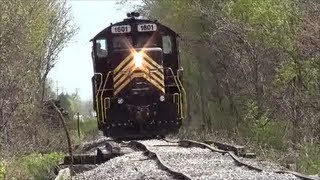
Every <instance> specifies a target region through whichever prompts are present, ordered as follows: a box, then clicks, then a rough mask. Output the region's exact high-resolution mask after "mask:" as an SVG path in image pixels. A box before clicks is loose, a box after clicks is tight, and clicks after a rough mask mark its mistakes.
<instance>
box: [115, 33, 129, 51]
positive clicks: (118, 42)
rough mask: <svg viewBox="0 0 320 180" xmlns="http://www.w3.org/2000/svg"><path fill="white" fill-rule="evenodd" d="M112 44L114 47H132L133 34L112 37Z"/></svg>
mask: <svg viewBox="0 0 320 180" xmlns="http://www.w3.org/2000/svg"><path fill="white" fill-rule="evenodd" d="M112 45H113V48H114V49H127V48H130V47H132V38H131V36H128V37H126V36H119V37H114V38H113V39H112Z"/></svg>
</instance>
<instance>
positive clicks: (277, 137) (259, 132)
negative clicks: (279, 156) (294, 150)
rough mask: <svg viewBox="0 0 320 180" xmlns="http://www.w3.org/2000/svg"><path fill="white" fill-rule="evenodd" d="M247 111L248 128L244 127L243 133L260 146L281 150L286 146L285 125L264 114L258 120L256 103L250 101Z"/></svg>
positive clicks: (246, 121)
mask: <svg viewBox="0 0 320 180" xmlns="http://www.w3.org/2000/svg"><path fill="white" fill-rule="evenodd" d="M246 109H247V112H246V113H245V115H244V118H243V119H244V121H245V123H246V124H247V125H248V126H245V127H243V129H242V131H243V132H242V133H243V134H245V135H246V136H248V137H250V138H251V139H253V140H254V141H255V142H256V143H257V144H259V145H263V146H267V147H271V148H274V149H277V150H281V149H282V148H283V145H284V144H283V142H284V140H283V138H284V133H285V132H284V131H283V129H285V125H284V123H283V122H280V121H275V120H274V119H272V118H270V117H269V114H268V113H264V114H263V115H262V116H261V117H260V118H257V114H258V106H257V102H256V101H248V103H247V107H246Z"/></svg>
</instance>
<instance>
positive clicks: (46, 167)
mask: <svg viewBox="0 0 320 180" xmlns="http://www.w3.org/2000/svg"><path fill="white" fill-rule="evenodd" d="M62 158H63V154H62V153H57V152H54V153H50V154H38V153H33V154H30V155H28V156H25V157H23V158H22V159H21V162H22V164H23V165H24V166H25V167H26V168H27V170H28V171H29V173H30V175H31V176H32V177H33V178H34V179H49V178H50V176H49V175H50V171H51V170H52V168H53V167H54V166H55V165H57V164H58V163H59V162H60V161H61V160H62Z"/></svg>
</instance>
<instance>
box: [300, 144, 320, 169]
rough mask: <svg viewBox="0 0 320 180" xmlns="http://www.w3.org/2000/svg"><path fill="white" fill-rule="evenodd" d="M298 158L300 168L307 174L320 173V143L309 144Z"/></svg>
mask: <svg viewBox="0 0 320 180" xmlns="http://www.w3.org/2000/svg"><path fill="white" fill-rule="evenodd" d="M299 155H300V156H299V160H298V168H299V170H300V171H301V172H304V173H307V174H319V173H320V145H319V144H307V145H305V146H304V147H303V148H302V149H301V151H300V153H299Z"/></svg>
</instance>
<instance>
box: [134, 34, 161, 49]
mask: <svg viewBox="0 0 320 180" xmlns="http://www.w3.org/2000/svg"><path fill="white" fill-rule="evenodd" d="M137 47H138V48H143V47H158V44H157V41H156V38H154V37H152V36H150V35H140V36H139V37H138V38H137Z"/></svg>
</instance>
